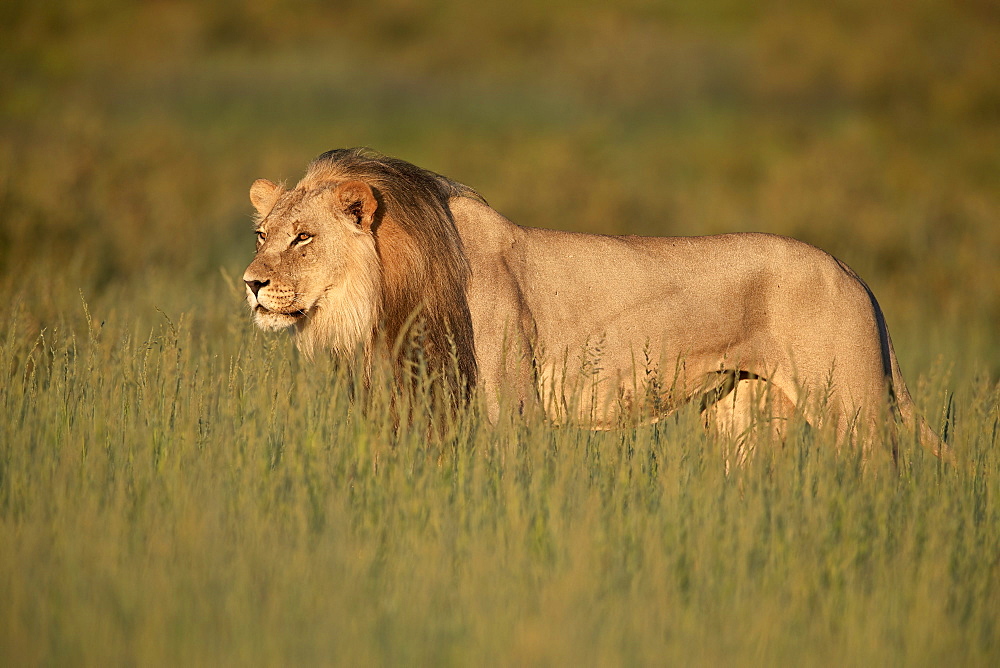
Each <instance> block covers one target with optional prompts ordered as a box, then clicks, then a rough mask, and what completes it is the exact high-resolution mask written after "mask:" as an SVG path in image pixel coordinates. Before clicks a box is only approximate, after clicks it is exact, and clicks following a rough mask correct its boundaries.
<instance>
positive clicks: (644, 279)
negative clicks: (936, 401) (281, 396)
mask: <svg viewBox="0 0 1000 668" xmlns="http://www.w3.org/2000/svg"><path fill="white" fill-rule="evenodd" d="M250 201H251V203H252V204H253V206H254V208H255V209H256V212H257V213H256V217H255V232H256V235H257V251H256V255H255V257H254V259H253V261H252V262H251V263H250V265H249V267H248V268H247V270H246V272H245V274H244V276H243V279H244V281H245V283H246V294H247V302H248V304H249V306H250V309H251V310H252V312H253V319H254V322H255V324H256V325H257V326H258V327H260V328H262V329H280V328H284V327H293V328H294V330H295V340H296V344H297V347H298V348H299V349H300V351H301V352H302V353H303V354H304V355H305V356H306V357H307V358H311V357H312V356H314V355H316V354H317V353H319V352H320V351H321V350H325V351H329V352H330V353H332V354H333V355H335V356H337V357H339V358H345V359H360V360H361V364H362V365H363V366H364V369H365V370H366V373H367V372H368V371H370V369H371V368H372V366H373V365H374V364H375V362H376V361H377V359H383V358H386V357H388V358H390V361H391V362H392V363H393V364H394V365H395V366H396V367H397V368H399V369H402V368H404V367H411V366H412V364H413V361H414V359H416V357H419V360H420V365H421V367H422V368H424V369H425V370H426V371H427V373H429V374H430V375H431V376H433V377H434V378H435V379H436V382H439V383H441V384H442V385H444V386H446V387H447V388H448V391H449V394H450V396H452V397H455V398H457V399H456V400H457V401H460V402H461V401H467V400H468V399H470V398H471V397H472V395H473V392H474V391H476V390H477V388H478V389H479V390H481V396H482V398H483V401H484V405H485V409H486V413H487V415H488V417H489V419H490V420H491V421H492V422H494V423H495V422H496V421H497V420H498V419H499V417H500V416H501V414H502V412H504V411H509V410H514V411H520V412H525V411H529V410H533V409H540V410H541V411H542V413H543V415H544V416H546V418H547V419H548V420H550V421H552V422H553V423H556V424H563V423H568V422H572V423H575V424H580V425H583V426H586V427H589V428H592V429H608V428H614V427H616V426H619V425H622V424H623V423H625V422H630V421H633V420H645V421H649V422H655V421H656V420H658V419H661V418H662V417H663V416H666V415H669V414H670V413H672V412H674V411H675V410H677V409H678V408H679V407H680V406H682V405H683V404H685V403H687V402H691V401H700V402H701V409H702V410H703V411H704V412H705V413H706V414H712V415H714V416H715V419H717V420H719V421H720V423H722V424H724V425H727V429H729V430H732V429H733V425H742V426H745V425H746V424H747V420H748V418H747V414H748V413H749V412H750V411H751V410H753V411H754V412H759V411H760V410H761V407H772V408H773V411H774V414H773V415H771V416H768V417H769V418H773V419H777V420H781V419H784V418H786V417H788V415H789V414H790V413H791V412H792V411H800V412H801V414H802V415H803V417H804V418H805V420H806V422H807V423H809V424H810V425H814V426H816V425H820V424H822V423H823V422H824V420H826V421H828V422H832V423H833V424H834V426H835V428H836V429H837V431H838V434H840V435H841V436H851V437H853V436H854V435H859V434H862V432H864V433H865V434H875V433H877V432H878V427H879V426H880V420H881V419H882V418H883V416H885V415H886V414H888V413H891V414H892V415H893V417H894V420H893V421H892V422H893V424H894V425H896V426H895V428H896V429H897V430H898V429H899V428H903V429H908V430H910V431H911V432H913V433H915V434H917V436H918V438H919V440H920V442H921V443H922V444H923V445H924V446H925V447H927V448H928V449H930V450H931V452H933V453H934V454H935V455H936V456H938V457H942V458H945V459H949V460H950V459H952V453H951V451H950V448H949V447H948V446H947V445H946V444H945V443H943V442H942V441H941V440H940V439H939V438H938V437H937V435H936V434H935V433H934V432H933V431H932V430H931V429H930V428H929V427H928V425H927V424H926V422H925V421H924V420H923V419H922V418H921V417H920V416H919V415H918V414H917V412H916V409H915V407H914V404H913V400H912V398H911V396H910V394H909V392H908V391H907V388H906V385H905V384H904V382H903V378H902V376H901V374H900V371H899V365H898V363H897V360H896V355H895V352H894V351H893V348H892V342H891V340H890V338H889V333H888V330H887V329H886V324H885V319H884V317H883V315H882V311H881V309H880V307H879V305H878V302H877V301H876V299H875V296H874V295H873V294H872V292H871V290H870V289H869V288H868V286H867V285H866V284H865V283H864V281H862V280H861V279H860V278H859V277H858V276H857V274H855V273H854V272H853V271H852V270H851V269H850V268H849V267H848V266H847V265H845V264H844V263H843V262H841V261H840V260H837V259H836V258H834V257H833V256H831V255H829V254H828V253H826V252H824V251H822V250H820V249H818V248H815V247H813V246H811V245H809V244H806V243H804V242H801V241H797V240H794V239H790V238H787V237H782V236H777V235H773V234H763V233H741V234H721V235H715V236H704V237H641V236H603V235H592V234H580V233H572V232H562V231H555V230H548V229H541V228H531V227H522V226H520V225H516V224H514V223H512V222H511V221H509V220H507V219H506V218H504V217H503V216H502V215H500V214H499V213H498V212H496V211H495V210H494V209H492V208H491V207H490V206H489V205H488V204H487V203H486V200H485V199H484V198H483V197H482V196H480V195H479V194H478V193H477V192H476V191H475V190H473V189H472V188H470V187H468V186H465V185H462V184H460V183H458V182H456V181H453V180H451V179H449V178H446V177H444V176H441V175H439V174H436V173H434V172H431V171H429V170H426V169H422V168H420V167H417V166H415V165H412V164H410V163H408V162H405V161H403V160H399V159H395V158H390V157H387V156H383V155H380V154H378V153H376V152H374V151H370V150H368V149H358V148H355V149H339V150H334V151H328V152H326V153H323V154H322V155H320V156H319V157H317V158H316V159H315V160H313V161H312V162H311V163H310V164H309V166H308V168H307V171H306V174H305V176H304V177H303V178H302V180H301V181H299V183H298V184H296V185H295V187H293V188H290V189H286V188H285V187H283V186H281V185H278V184H275V183H273V182H271V181H268V180H266V179H258V180H257V181H255V182H254V183H253V185H252V186H251V188H250ZM407 342H408V343H407ZM749 388H755V389H754V391H753V392H751V391H750V389H749ZM760 388H766V390H767V392H768V393H769V397H770V398H769V399H768V401H766V402H765V401H758V400H757V399H751V398H748V397H750V395H751V394H754V395H755V396H757V397H759V396H761V394H760V392H759V390H760ZM741 392H742V394H741ZM897 423H898V424H897ZM742 426H741V427H740V428H742ZM861 438H867V437H865V436H861ZM892 442H893V455H894V457H895V455H896V446H895V438H893V439H892Z"/></svg>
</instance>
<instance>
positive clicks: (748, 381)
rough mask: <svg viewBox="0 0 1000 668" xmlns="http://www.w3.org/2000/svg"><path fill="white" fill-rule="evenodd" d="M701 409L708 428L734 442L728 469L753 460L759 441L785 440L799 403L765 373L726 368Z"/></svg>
mask: <svg viewBox="0 0 1000 668" xmlns="http://www.w3.org/2000/svg"><path fill="white" fill-rule="evenodd" d="M701 412H702V420H703V421H704V424H705V426H706V428H708V429H711V430H713V431H714V432H715V433H717V434H718V435H719V436H721V437H723V438H725V439H728V440H731V441H732V442H733V443H734V449H733V451H732V453H731V455H730V454H728V453H727V457H726V470H727V471H728V470H729V467H730V465H731V464H735V465H736V466H742V465H744V464H745V463H746V462H747V461H749V459H750V458H751V457H752V456H753V452H754V450H755V449H756V447H757V444H758V443H783V442H784V440H785V437H786V436H787V433H788V432H787V430H788V422H789V420H790V419H791V418H792V417H793V416H794V414H795V404H794V403H793V402H792V401H791V399H789V398H788V395H786V394H785V393H784V392H783V391H782V390H781V389H780V388H779V387H777V386H775V385H774V384H773V383H771V382H769V381H768V380H767V379H765V378H763V377H762V376H758V375H756V374H753V373H749V372H745V371H723V372H721V373H720V383H719V384H718V385H717V386H716V387H715V388H713V389H711V390H709V391H708V392H706V393H705V394H704V395H702V398H701Z"/></svg>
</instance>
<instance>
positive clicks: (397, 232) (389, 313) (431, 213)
mask: <svg viewBox="0 0 1000 668" xmlns="http://www.w3.org/2000/svg"><path fill="white" fill-rule="evenodd" d="M347 180H358V181H363V182H364V183H367V184H368V186H369V187H371V189H372V191H373V192H374V194H375V198H376V199H377V200H378V203H379V207H378V211H376V215H375V222H374V224H373V225H372V232H373V235H374V238H375V247H376V251H377V253H378V255H379V259H380V263H381V266H382V271H383V280H382V285H383V294H382V304H381V309H380V312H381V314H382V319H383V322H382V323H381V326H382V327H383V328H384V329H383V331H382V332H381V335H382V336H383V337H384V343H385V344H386V345H388V346H394V345H395V346H397V347H398V348H399V349H400V354H399V355H398V357H397V359H396V360H395V362H396V365H397V367H398V369H399V370H400V371H405V369H404V367H405V366H406V365H408V364H412V363H422V364H426V366H427V370H428V371H429V372H430V373H432V374H434V375H437V374H440V375H442V376H443V377H444V378H445V379H448V380H450V381H451V383H452V389H453V391H454V395H455V396H456V397H467V396H468V393H469V391H470V390H471V388H472V387H474V386H475V383H476V374H477V368H476V358H475V347H474V342H473V333H472V318H471V316H470V314H469V305H468V301H467V300H466V290H467V287H468V284H469V277H470V274H471V268H470V265H469V260H468V258H467V257H466V255H465V251H464V249H463V247H462V240H461V238H460V237H459V234H458V229H457V228H456V227H455V221H454V218H453V217H452V214H451V209H450V208H449V206H448V200H449V199H450V198H452V197H469V198H472V199H476V200H478V201H481V202H485V200H483V198H482V197H481V196H480V195H479V194H478V193H477V192H476V191H475V190H473V189H472V188H469V187H468V186H465V185H462V184H460V183H457V182H455V181H452V180H451V179H448V178H446V177H444V176H441V175H439V174H436V173H434V172H431V171H429V170H426V169H422V168H420V167H417V166H416V165H412V164H410V163H408V162H406V161H403V160H398V159H396V158H390V157H387V156H384V155H381V154H379V153H377V152H375V151H371V150H369V149H365V148H351V149H337V150H333V151H327V152H326V153H323V154H322V155H320V156H319V157H317V158H316V159H315V160H313V161H312V162H311V163H310V164H309V168H308V170H307V171H306V175H305V177H303V179H302V180H301V181H300V182H299V184H298V185H297V186H296V188H299V189H305V190H312V189H314V188H319V187H323V186H324V185H326V184H329V183H331V182H337V181H347ZM411 339H412V340H413V342H414V344H415V345H398V344H399V343H401V342H402V343H404V344H406V342H407V341H409V340H411ZM456 366H457V371H458V375H457V377H456V374H455V370H456Z"/></svg>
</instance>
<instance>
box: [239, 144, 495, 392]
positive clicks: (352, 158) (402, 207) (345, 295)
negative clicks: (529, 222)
mask: <svg viewBox="0 0 1000 668" xmlns="http://www.w3.org/2000/svg"><path fill="white" fill-rule="evenodd" d="M453 196H469V197H475V198H478V195H476V194H475V193H474V192H473V191H472V190H471V189H469V188H467V187H465V186H462V185H460V184H458V183H455V182H453V181H450V180H448V179H445V178H444V177H442V176H439V175H437V174H434V173H433V172H429V171H427V170H424V169H420V168H418V167H415V166H413V165H411V164H409V163H407V162H403V161H401V160H395V159H392V158H387V157H384V156H381V155H377V154H374V153H373V152H370V151H367V150H364V149H342V150H337V151H329V152H327V153H324V154H323V155H321V156H319V157H318V158H316V159H315V160H314V161H313V162H312V163H310V165H309V168H308V170H307V172H306V175H305V177H303V179H302V180H301V181H300V182H299V183H298V184H297V185H296V186H295V187H294V188H292V189H290V190H286V189H284V188H282V187H281V186H279V185H277V184H275V183H272V182H271V181H268V180H266V179H259V180H257V181H255V182H254V183H253V185H252V186H251V188H250V201H251V203H252V204H253V206H254V208H255V209H256V210H257V216H256V220H255V223H256V225H255V231H256V234H257V254H256V256H255V257H254V260H253V262H252V263H251V264H250V266H249V267H247V270H246V272H245V273H244V275H243V280H244V281H245V282H246V290H247V302H248V303H249V305H250V308H251V310H252V311H253V317H254V322H255V323H256V324H257V326H258V327H261V328H262V329H280V328H283V327H289V326H294V327H295V330H296V343H297V345H298V347H299V349H300V350H301V351H302V352H303V353H304V354H305V355H306V356H308V357H311V356H313V355H315V354H316V353H317V352H318V351H320V350H322V349H329V350H331V351H332V352H333V353H334V354H337V355H341V356H352V355H354V354H355V353H356V352H357V351H358V350H359V349H363V350H364V351H365V353H366V355H365V357H366V359H368V360H369V362H370V360H371V356H372V354H373V352H374V350H375V348H376V347H377V346H378V345H380V344H382V345H383V346H384V349H385V350H396V351H398V352H397V354H396V359H394V360H393V361H394V362H395V363H396V365H397V368H401V367H402V366H404V365H405V364H406V363H408V362H413V361H415V360H417V359H419V362H420V363H421V364H422V365H426V367H427V370H428V371H430V372H431V373H437V374H441V375H443V376H444V377H446V378H451V379H453V381H454V383H455V384H458V385H461V386H463V387H453V389H455V390H458V394H465V392H466V391H467V389H468V388H471V387H472V386H473V385H474V384H475V381H476V361H475V352H474V347H473V334H472V321H471V317H470V315H469V307H468V302H467V301H466V287H467V284H468V280H469V273H470V269H469V262H468V259H467V258H466V256H465V253H464V251H463V248H462V242H461V239H460V238H459V235H458V231H457V229H456V228H455V223H454V220H453V219H452V216H451V210H450V209H449V207H448V200H449V198H450V197H453ZM456 364H457V369H456ZM455 370H457V371H458V372H459V373H458V374H455V373H454V371H455Z"/></svg>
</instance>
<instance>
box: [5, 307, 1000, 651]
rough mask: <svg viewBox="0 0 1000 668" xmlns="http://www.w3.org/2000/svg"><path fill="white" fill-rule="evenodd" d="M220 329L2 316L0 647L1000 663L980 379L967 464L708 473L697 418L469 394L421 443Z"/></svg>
mask: <svg viewBox="0 0 1000 668" xmlns="http://www.w3.org/2000/svg"><path fill="white" fill-rule="evenodd" d="M231 324H232V331H231V336H230V337H229V339H228V341H226V342H224V343H222V342H221V341H219V340H213V341H212V344H211V345H208V342H207V341H206V340H205V339H201V338H199V337H196V336H193V335H192V334H191V331H190V327H189V326H188V324H187V323H185V322H180V323H172V322H169V321H165V322H163V323H162V324H161V325H160V326H158V327H156V328H154V329H153V331H152V332H151V333H149V334H148V335H147V336H139V337H136V336H134V335H133V334H131V333H128V332H127V331H124V330H123V329H122V327H121V323H106V324H105V326H104V328H103V329H102V330H101V331H100V333H99V334H97V335H87V334H86V333H84V334H82V335H76V334H73V333H71V332H47V333H45V334H44V335H43V336H41V337H38V338H37V339H35V340H32V339H29V338H25V337H22V336H20V335H19V332H17V331H16V330H11V331H10V332H9V334H8V337H7V339H6V340H5V341H4V343H3V347H2V350H0V363H2V365H3V368H4V369H6V370H7V373H9V376H8V378H9V382H8V383H7V384H6V385H5V386H4V387H3V389H2V390H0V406H2V408H3V410H4V412H5V414H6V415H7V416H8V419H7V420H6V421H4V422H3V423H2V429H3V432H2V433H0V443H2V446H0V533H2V535H3V537H4V540H3V541H2V547H0V573H3V576H2V577H0V594H2V595H0V601H2V603H0V633H2V634H0V650H2V652H3V654H4V656H6V657H7V658H8V659H9V660H10V661H12V662H13V663H23V662H29V663H32V662H36V661H42V662H52V663H67V662H68V663H109V662H110V663H133V662H134V663H140V664H148V663H151V662H152V663H161V662H166V663H177V662H190V661H195V662H198V663H203V662H216V661H221V662H223V663H242V662H244V661H248V662H251V663H275V662H277V663H285V662H288V661H308V662H327V661H334V662H337V663H349V664H354V663H358V662H372V661H376V662H389V663H398V662H414V661H416V662H420V663H441V662H445V663H449V662H458V663H470V662H474V663H480V662H484V661H485V662H488V663H519V662H524V661H528V662H538V661H541V662H554V663H574V662H583V663H604V662H606V661H612V662H615V661H621V660H625V661H627V662H634V661H638V662H660V661H662V660H665V659H666V660H675V661H682V662H685V663H689V662H696V663H715V662H717V661H722V660H725V659H726V658H732V657H736V656H742V657H746V658H747V659H754V660H762V661H766V662H779V661H789V660H796V661H806V662H809V663H842V662H845V661H847V662H852V661H857V662H862V663H882V662H895V661H903V662H907V663H910V662H917V663H923V662H930V663H936V662H938V661H939V660H945V659H947V660H949V661H955V660H957V661H959V662H962V663H970V662H971V663H979V662H985V661H986V659H987V658H988V657H990V656H995V655H996V652H997V649H998V648H997V645H996V638H997V632H998V629H997V628H996V624H997V614H996V611H997V609H1000V608H998V605H1000V591H998V588H997V587H998V584H997V583H998V580H997V576H998V568H1000V562H998V561H997V555H998V554H1000V507H998V505H997V498H998V496H997V495H998V492H1000V488H998V482H997V481H998V480H1000V470H998V468H1000V461H998V456H997V451H996V447H995V440H996V424H997V419H998V412H997V399H998V393H997V389H996V387H995V386H994V387H991V386H989V385H988V384H982V383H981V384H964V385H963V386H962V387H961V388H960V389H959V391H958V395H957V396H956V401H957V402H958V403H959V404H960V405H962V406H963V407H964V408H963V411H962V413H963V418H962V420H961V422H959V423H957V424H956V426H955V428H954V429H953V432H952V434H953V436H952V437H953V438H954V439H955V440H954V447H955V448H956V450H957V451H958V452H959V453H960V455H961V456H962V457H963V459H964V460H966V461H968V462H971V463H972V465H971V466H963V467H960V468H958V469H944V468H942V467H941V466H940V464H939V462H937V460H935V459H933V457H930V456H929V455H927V454H926V453H925V452H924V451H923V450H921V449H919V448H917V447H916V446H915V445H914V444H913V443H909V442H907V443H905V444H904V448H903V456H902V460H903V462H902V465H901V466H900V468H899V470H898V472H897V471H895V470H894V469H893V468H892V467H891V465H889V463H888V462H889V460H888V455H887V454H886V453H882V454H881V457H882V460H881V464H878V463H875V464H873V463H871V462H869V463H868V464H862V463H861V462H860V461H859V458H858V457H856V456H854V454H852V453H850V452H842V453H840V454H838V453H837V452H836V449H835V446H834V443H833V441H832V438H831V437H830V436H829V435H827V434H825V433H823V432H822V431H820V432H815V431H813V432H809V433H799V432H796V433H793V434H792V436H791V438H790V439H789V442H788V443H786V444H785V446H784V447H782V448H776V449H758V451H757V452H756V455H755V457H754V458H753V459H752V460H751V462H750V463H749V464H748V465H746V466H745V467H743V468H736V469H733V470H732V471H731V472H730V473H729V474H728V475H726V473H725V468H726V467H725V454H726V453H725V447H726V445H725V443H723V442H720V441H718V440H714V439H712V438H711V437H710V436H709V435H708V433H707V432H705V431H704V430H703V429H702V427H701V426H700V422H699V419H698V416H697V415H696V413H695V412H694V411H682V412H681V413H680V414H679V415H678V416H677V417H676V419H672V420H670V421H668V422H667V423H665V424H662V425H659V426H657V427H655V428H654V427H647V428H641V429H638V430H624V431H620V432H607V433H590V432H586V431H582V430H578V429H573V428H553V427H550V426H546V425H544V424H540V423H538V424H531V423H529V424H524V423H523V422H522V421H521V420H520V419H517V420H514V419H509V420H502V421H501V423H500V424H498V425H496V426H491V425H489V424H487V423H484V422H483V421H482V420H481V419H479V418H478V417H477V416H476V414H475V412H471V413H468V414H461V415H460V416H459V418H458V421H459V422H458V423H456V426H455V430H454V436H453V437H452V438H451V439H448V440H446V441H444V442H441V441H437V440H435V439H431V440H430V441H428V439H427V430H426V428H425V427H424V426H423V425H422V423H421V422H420V418H417V419H416V422H414V424H413V425H412V426H411V427H409V428H407V427H404V428H401V429H400V430H398V431H397V430H395V429H394V428H393V425H392V419H391V418H389V417H387V415H388V413H387V412H386V411H377V410H376V411H365V410H362V409H361V408H360V407H359V406H358V405H356V404H352V403H351V402H350V400H349V398H348V381H347V379H346V378H344V377H342V376H341V375H339V374H337V373H333V372H332V371H331V369H330V368H328V367H324V366H322V365H321V368H320V369H319V372H318V373H314V372H313V371H312V370H311V369H310V368H309V367H308V366H307V365H304V364H303V363H302V361H301V360H300V359H299V358H298V357H296V355H295V354H294V352H293V351H292V350H291V349H290V346H289V345H288V342H287V341H286V340H284V339H282V338H281V337H261V336H259V335H257V334H254V333H253V332H251V331H249V329H248V328H246V327H245V323H244V322H243V321H242V320H241V319H236V318H234V320H233V322H232V323H231ZM931 380H932V382H933V379H931ZM371 401H375V402H377V401H378V398H377V397H375V398H372V399H371Z"/></svg>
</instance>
